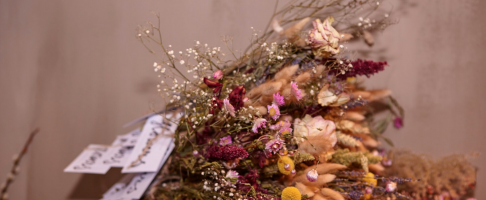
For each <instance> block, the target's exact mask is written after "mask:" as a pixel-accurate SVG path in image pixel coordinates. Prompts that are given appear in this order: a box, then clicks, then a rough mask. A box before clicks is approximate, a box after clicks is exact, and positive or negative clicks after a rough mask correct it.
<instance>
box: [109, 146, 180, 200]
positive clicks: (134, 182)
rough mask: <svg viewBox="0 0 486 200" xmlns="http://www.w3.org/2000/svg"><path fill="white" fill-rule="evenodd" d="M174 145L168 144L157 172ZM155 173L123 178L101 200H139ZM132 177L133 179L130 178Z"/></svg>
mask: <svg viewBox="0 0 486 200" xmlns="http://www.w3.org/2000/svg"><path fill="white" fill-rule="evenodd" d="M174 147H175V144H174V142H173V140H172V141H171V142H170V144H169V146H168V148H167V151H166V153H165V154H164V155H163V157H162V160H161V162H160V164H159V166H158V168H157V172H158V171H159V170H160V168H162V166H163V165H164V163H165V162H166V161H167V159H168V158H169V156H170V154H171V152H172V150H173V149H174ZM157 172H144V173H139V174H136V175H134V176H133V175H132V176H131V177H130V181H127V180H128V179H129V178H127V176H125V177H124V178H123V179H122V180H120V181H119V182H118V183H116V184H115V185H113V186H112V187H111V188H110V189H109V190H108V191H107V192H105V194H103V199H102V200H132V199H140V198H141V197H142V195H143V194H144V192H145V191H146V190H147V189H148V187H149V186H150V183H151V182H152V181H153V180H154V178H155V177H156V176H157ZM132 177H133V178H132Z"/></svg>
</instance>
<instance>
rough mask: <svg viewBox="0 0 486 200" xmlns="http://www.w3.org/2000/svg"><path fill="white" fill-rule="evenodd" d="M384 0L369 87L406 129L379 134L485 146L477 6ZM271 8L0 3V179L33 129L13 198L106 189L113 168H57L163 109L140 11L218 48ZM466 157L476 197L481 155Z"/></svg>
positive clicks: (414, 145)
mask: <svg viewBox="0 0 486 200" xmlns="http://www.w3.org/2000/svg"><path fill="white" fill-rule="evenodd" d="M391 2H393V4H395V7H396V8H400V5H401V4H406V5H403V6H406V9H405V11H401V10H400V11H398V12H397V14H399V15H400V16H401V18H400V23H399V24H398V25H395V26H392V27H390V28H389V29H388V30H387V31H386V32H384V33H383V34H380V38H379V39H378V41H377V45H376V47H375V48H374V49H373V50H374V51H376V52H381V51H384V52H382V53H383V54H382V56H385V57H386V58H387V59H388V61H389V63H390V64H391V67H390V68H388V69H387V70H386V71H385V72H383V73H382V74H379V75H377V76H375V77H373V79H372V80H371V81H370V82H369V85H370V87H371V88H380V87H384V86H386V87H388V88H390V89H392V90H393V92H394V95H395V97H396V98H397V99H398V100H399V101H400V102H401V103H402V105H403V107H404V108H405V109H406V116H407V118H406V120H405V128H404V129H402V130H400V131H394V130H392V129H390V130H391V131H389V132H388V133H387V134H388V136H390V137H391V138H392V139H394V141H395V143H396V145H397V146H399V147H409V148H411V149H414V150H415V151H417V152H420V153H429V154H432V155H434V156H443V155H446V154H451V153H470V152H473V151H476V152H485V149H486V147H485V145H482V142H484V141H485V140H484V139H485V136H483V135H484V133H483V132H484V131H483V130H485V128H486V123H485V122H483V121H484V120H485V119H486V106H485V103H484V102H485V101H484V98H486V89H485V88H484V87H485V86H486V80H485V79H484V75H485V74H486V67H485V66H483V63H484V62H481V61H483V60H482V59H485V58H486V51H485V50H486V37H484V35H485V31H486V30H485V27H486V23H485V22H484V19H486V14H485V13H484V12H483V11H484V10H485V9H486V3H485V2H484V1H482V2H480V0H468V1H460V0H421V1H408V3H404V2H405V1H398V0H396V1H391ZM411 2H413V3H411ZM272 7H273V1H257V0H252V1H222V0H220V1H218V0H213V1H189V0H181V1H128V0H126V1H121V0H111V1H81V0H71V1H62V0H44V1H15V0H0V158H1V159H0V160H1V161H0V174H6V173H7V172H8V169H9V168H10V165H11V162H10V158H11V157H12V155H13V154H14V153H16V152H17V151H18V150H19V149H20V147H21V145H22V144H23V142H24V140H25V138H26V137H27V135H28V132H29V131H30V130H32V129H33V128H34V127H40V129H41V132H40V134H39V135H38V137H37V138H36V139H35V141H34V143H33V145H32V148H31V149H30V151H29V153H28V156H27V157H26V158H25V160H23V163H22V166H21V167H22V169H21V173H20V176H19V177H18V178H17V179H16V182H15V184H14V185H13V186H12V188H11V190H10V191H11V194H10V196H11V199H16V200H23V199H29V200H45V199H52V200H57V199H76V198H79V199H81V198H85V199H90V198H92V197H96V195H97V193H98V192H101V191H102V190H105V189H106V188H107V187H109V186H110V182H112V181H113V179H114V178H113V177H115V176H116V175H113V174H116V173H111V175H110V176H109V177H111V178H104V177H102V176H94V175H92V176H81V175H77V174H66V173H63V172H62V170H63V168H64V167H65V166H67V164H69V162H70V161H71V160H72V159H74V158H75V156H77V155H78V153H79V152H80V151H81V150H82V149H83V148H84V147H85V146H86V145H88V144H90V143H101V144H108V143H110V142H111V141H112V140H113V139H114V137H115V135H117V134H122V133H125V132H127V131H129V129H123V128H122V125H123V124H124V123H125V122H128V121H130V120H131V119H134V118H137V117H138V116H140V115H143V114H145V113H148V112H150V110H151V107H150V105H151V104H154V106H155V107H160V105H159V104H160V99H159V97H158V96H157V94H156V92H155V90H156V88H155V85H156V82H157V80H158V79H157V78H156V77H155V74H154V73H153V71H152V67H151V64H152V63H153V61H155V60H154V57H152V56H151V55H150V54H149V53H148V52H147V51H146V50H145V49H144V48H143V47H142V45H140V44H139V43H138V42H137V41H136V40H135V34H136V31H135V28H136V26H137V25H138V24H141V23H144V22H145V21H149V20H153V21H154V20H155V18H154V17H153V16H151V14H150V13H149V11H156V12H160V13H161V16H162V18H163V20H162V24H163V26H164V27H165V29H164V37H165V40H166V41H170V44H172V45H173V46H174V48H175V49H181V50H183V49H185V48H186V47H189V46H190V45H191V44H192V42H194V40H200V41H201V42H204V43H209V44H212V45H218V46H223V44H222V43H221V42H220V36H222V35H230V36H233V37H234V38H235V43H236V44H235V47H236V49H238V48H242V47H244V46H245V44H247V42H248V41H249V36H250V34H251V31H250V29H249V27H251V26H253V27H255V28H257V29H263V28H264V26H265V23H266V22H267V20H268V18H269V16H270V15H271V13H270V11H271V9H272ZM250 8H251V11H249V9H250ZM364 49H367V47H364ZM474 163H475V164H476V165H477V166H478V167H480V171H479V175H478V176H479V177H478V178H479V182H478V188H479V190H478V197H479V198H478V199H484V198H486V191H484V190H481V189H482V188H484V186H485V185H486V174H485V173H484V171H483V170H484V169H483V167H484V166H486V165H485V164H486V158H485V157H484V156H482V157H479V158H477V159H476V160H474ZM1 176H3V175H1ZM1 176H0V177H1ZM86 186H89V188H91V189H89V190H88V189H86V188H88V187H86Z"/></svg>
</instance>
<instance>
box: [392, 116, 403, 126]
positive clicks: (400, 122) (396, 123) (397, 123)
mask: <svg viewBox="0 0 486 200" xmlns="http://www.w3.org/2000/svg"><path fill="white" fill-rule="evenodd" d="M393 126H395V128H397V129H399V128H402V127H403V119H402V118H400V117H397V118H395V120H393Z"/></svg>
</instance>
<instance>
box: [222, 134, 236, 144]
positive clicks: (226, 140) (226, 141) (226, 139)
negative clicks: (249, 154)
mask: <svg viewBox="0 0 486 200" xmlns="http://www.w3.org/2000/svg"><path fill="white" fill-rule="evenodd" d="M231 143H233V140H231V136H229V135H228V136H226V137H222V138H221V139H219V145H221V146H224V145H228V144H231Z"/></svg>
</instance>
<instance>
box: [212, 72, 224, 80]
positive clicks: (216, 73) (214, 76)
mask: <svg viewBox="0 0 486 200" xmlns="http://www.w3.org/2000/svg"><path fill="white" fill-rule="evenodd" d="M222 77H223V71H221V70H218V71H215V72H214V74H213V78H214V79H216V80H219V79H221V78H222Z"/></svg>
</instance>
